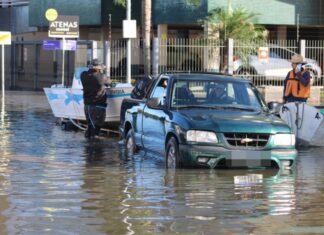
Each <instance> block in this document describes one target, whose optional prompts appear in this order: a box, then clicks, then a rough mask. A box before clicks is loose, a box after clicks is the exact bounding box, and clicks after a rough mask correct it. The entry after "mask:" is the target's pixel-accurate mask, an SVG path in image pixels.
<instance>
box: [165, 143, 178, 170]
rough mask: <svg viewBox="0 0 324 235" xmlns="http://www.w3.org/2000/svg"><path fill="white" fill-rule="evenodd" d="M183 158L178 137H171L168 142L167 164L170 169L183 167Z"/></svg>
mask: <svg viewBox="0 0 324 235" xmlns="http://www.w3.org/2000/svg"><path fill="white" fill-rule="evenodd" d="M181 160H182V159H181V156H180V152H179V144H178V141H177V140H176V138H174V137H171V138H170V139H169V141H168V143H167V148H166V153H165V166H166V168H169V169H175V168H181V167H182V164H181V162H182V161H181Z"/></svg>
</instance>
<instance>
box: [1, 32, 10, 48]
mask: <svg viewBox="0 0 324 235" xmlns="http://www.w3.org/2000/svg"><path fill="white" fill-rule="evenodd" d="M0 44H3V45H10V44H11V32H8V31H0Z"/></svg>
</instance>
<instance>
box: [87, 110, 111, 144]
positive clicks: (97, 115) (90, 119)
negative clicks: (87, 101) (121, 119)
mask: <svg viewBox="0 0 324 235" xmlns="http://www.w3.org/2000/svg"><path fill="white" fill-rule="evenodd" d="M84 113H85V116H86V120H87V124H88V128H87V130H86V133H85V137H86V138H93V137H94V136H95V135H98V134H99V131H100V128H101V127H102V126H103V124H104V122H105V118H106V107H104V106H99V105H84Z"/></svg>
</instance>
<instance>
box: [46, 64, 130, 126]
mask: <svg viewBox="0 0 324 235" xmlns="http://www.w3.org/2000/svg"><path fill="white" fill-rule="evenodd" d="M87 69H88V68H86V67H80V68H76V70H75V73H74V76H73V82H72V87H62V85H53V86H51V87H50V88H44V91H45V94H46V97H47V100H48V102H49V104H50V107H51V109H52V112H53V114H54V116H55V117H56V118H59V119H61V120H62V121H64V120H68V121H70V122H72V123H73V124H74V125H76V126H77V127H79V128H81V129H82V127H81V126H80V125H79V123H80V121H81V122H83V123H84V121H85V120H86V118H85V114H84V103H83V90H82V89H83V88H82V84H81V79H80V75H81V73H82V72H83V71H85V70H87ZM132 89H133V87H132V85H131V84H127V83H120V84H116V85H114V86H113V87H112V88H107V94H108V97H107V104H108V105H107V110H106V119H105V122H106V124H107V126H110V127H116V125H118V124H119V121H120V120H119V117H120V107H121V103H122V101H123V99H124V98H127V97H130V94H131V91H132Z"/></svg>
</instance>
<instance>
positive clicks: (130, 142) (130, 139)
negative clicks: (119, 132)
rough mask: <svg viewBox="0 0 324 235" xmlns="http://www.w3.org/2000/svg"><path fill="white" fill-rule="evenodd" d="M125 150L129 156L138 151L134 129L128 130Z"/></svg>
mask: <svg viewBox="0 0 324 235" xmlns="http://www.w3.org/2000/svg"><path fill="white" fill-rule="evenodd" d="M125 150H126V155H127V156H132V155H134V154H135V153H137V151H138V148H137V146H136V144H135V138H134V132H133V129H130V130H129V131H128V132H127V135H126V139H125Z"/></svg>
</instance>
